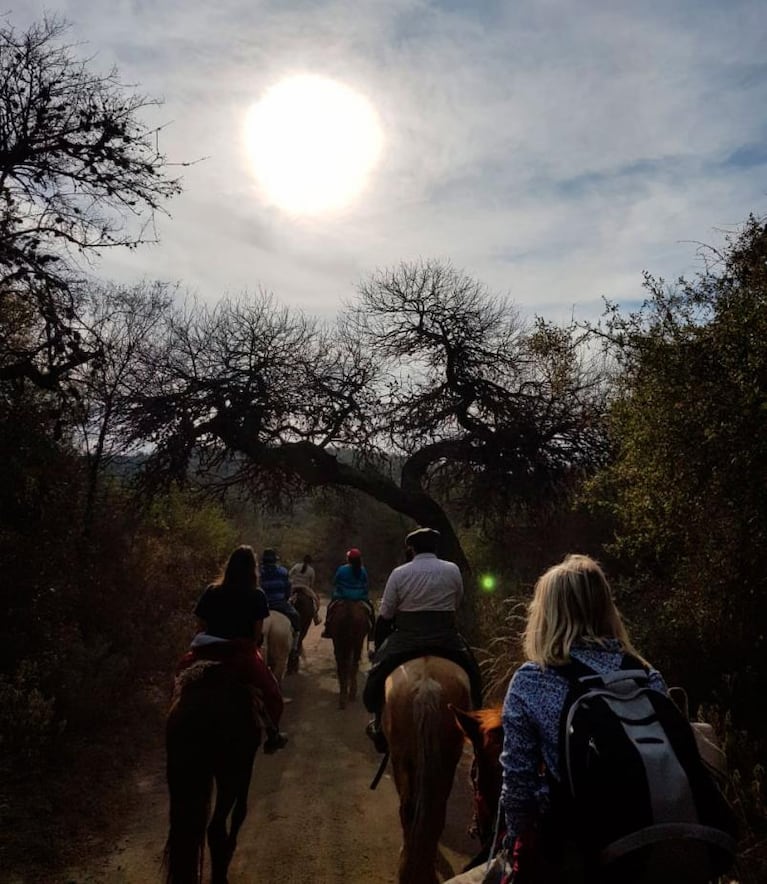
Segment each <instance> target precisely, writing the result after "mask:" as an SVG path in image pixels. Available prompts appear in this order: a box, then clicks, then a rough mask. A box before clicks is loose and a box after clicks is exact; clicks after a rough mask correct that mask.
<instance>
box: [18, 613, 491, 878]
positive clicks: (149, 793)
mask: <svg viewBox="0 0 767 884" xmlns="http://www.w3.org/2000/svg"><path fill="white" fill-rule="evenodd" d="M320 633H321V627H315V626H313V627H312V628H311V630H310V632H309V635H308V636H307V640H306V643H305V644H306V660H305V661H304V662H303V664H302V671H301V672H300V673H299V674H298V675H294V676H288V677H287V678H286V680H285V683H284V685H283V688H284V692H285V694H286V696H287V697H289V698H291V702H290V703H289V704H288V705H287V707H286V710H285V715H284V718H283V726H284V729H285V730H286V731H287V732H288V733H289V735H290V743H289V745H288V746H287V747H286V748H285V749H284V750H283V751H281V752H278V753H277V754H276V755H273V756H271V757H269V756H264V755H263V754H262V753H261V752H259V753H258V755H257V756H256V762H255V767H254V770H253V782H252V786H251V790H250V802H249V813H248V818H247V819H246V821H245V824H244V826H243V828H242V831H241V834H240V842H239V845H238V848H237V853H236V854H235V857H234V860H233V863H232V867H231V871H230V876H229V880H230V884H292V882H296V884H298V882H301V884H305V882H312V884H354V882H363V881H364V882H366V884H394V882H395V881H396V869H397V858H398V852H399V847H400V828H399V819H398V810H397V807H398V803H397V795H396V790H395V788H394V783H393V782H392V779H391V776H390V774H389V773H388V772H387V774H386V775H385V776H384V778H383V779H382V780H381V783H380V784H379V786H378V788H377V789H376V790H375V791H371V790H370V788H369V786H370V781H371V780H372V778H373V776H374V774H375V772H376V770H377V764H378V759H379V756H378V755H377V753H376V752H375V751H374V750H373V748H372V746H371V745H370V742H369V740H368V739H367V738H366V737H365V734H364V727H365V723H366V722H367V720H368V715H367V713H366V712H365V710H364V708H363V707H362V705H361V703H360V702H359V701H358V702H357V703H355V704H352V705H351V706H349V707H348V708H347V709H346V710H344V711H341V710H339V709H338V704H337V687H336V679H335V666H334V662H333V655H332V645H331V643H330V641H328V640H327V639H321V638H320ZM468 753H469V750H468V749H467V752H466V753H465V755H464V760H463V762H462V764H461V766H460V767H459V769H458V772H457V775H456V781H455V785H454V787H453V794H452V796H451V799H450V807H449V811H448V822H447V825H446V827H445V831H444V833H443V836H442V841H441V847H440V862H439V866H438V869H439V871H440V873H441V874H443V875H444V876H445V877H449V876H450V875H452V874H457V872H458V871H460V869H461V868H462V866H463V864H464V863H465V862H466V860H467V859H468V858H469V856H470V855H471V854H472V852H473V851H474V849H475V848H476V842H473V841H472V840H471V839H470V838H469V837H468V835H467V834H466V828H467V825H468V823H469V819H470V816H471V798H470V792H469V786H468V764H469V761H470V758H469V754H468ZM163 762H164V759H163V758H162V757H157V758H156V759H153V760H152V762H151V764H150V765H149V767H148V768H146V769H145V770H143V771H142V772H141V774H140V776H138V777H137V780H136V789H137V791H139V792H140V793H141V794H142V795H143V798H142V801H141V806H140V808H139V809H138V810H137V811H136V812H135V813H132V814H131V816H130V818H129V819H127V820H126V821H125V827H124V830H123V836H122V837H121V838H120V840H119V841H118V842H117V843H116V844H115V846H114V849H112V850H111V851H110V852H108V853H106V854H105V855H104V856H103V858H102V859H101V860H100V861H98V862H96V861H90V862H89V863H88V867H87V868H79V869H78V868H72V869H69V870H68V871H67V872H65V873H63V874H62V877H61V879H60V881H61V884H152V882H159V881H160V880H161V875H160V856H161V853H162V847H163V842H164V838H165V831H166V814H167V799H166V793H165V782H164V774H163ZM18 884H26V882H20V881H19V882H18ZM30 884H31V882H30Z"/></svg>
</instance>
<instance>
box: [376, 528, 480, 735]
mask: <svg viewBox="0 0 767 884" xmlns="http://www.w3.org/2000/svg"><path fill="white" fill-rule="evenodd" d="M439 536H440V535H439V531H435V530H434V529H433V528H418V529H417V530H416V531H411V532H410V534H408V535H407V537H406V538H405V543H406V547H407V556H408V559H409V560H408V561H407V562H406V563H405V564H404V565H400V566H399V567H398V568H395V569H394V570H393V571H392V573H391V574H390V575H389V579H388V580H387V581H386V587H385V588H384V592H383V596H382V597H381V603H380V606H379V611H378V619H377V621H376V626H375V645H376V652H375V656H374V658H373V666H372V668H371V669H370V671H369V672H368V677H367V682H366V684H365V691H364V695H363V699H364V702H365V706H366V708H367V710H368V711H369V712H373V713H375V718H374V719H373V720H372V721H371V722H370V723H369V724H368V727H367V734H368V736H369V737H370V738H371V739H372V740H373V742H374V744H375V746H376V748H377V749H378V750H379V752H385V751H386V740H385V738H384V736H383V734H382V732H381V710H382V707H383V703H384V684H385V682H386V678H387V676H388V675H390V674H391V673H392V672H393V671H394V669H396V667H397V666H399V665H400V664H401V663H404V662H405V661H406V660H410V659H412V658H413V657H422V656H424V655H425V654H436V655H438V656H441V657H446V658H448V659H450V660H453V661H454V662H456V663H458V664H459V665H461V666H463V668H464V669H465V670H466V672H467V674H468V676H469V680H470V682H471V694H472V703H473V704H474V706H475V708H479V707H480V706H481V705H482V676H481V674H480V671H479V666H478V665H477V661H476V660H475V659H474V655H473V654H472V652H471V649H470V648H469V646H468V644H467V643H466V641H465V639H464V638H463V636H462V635H461V634H460V633H459V632H458V628H457V626H456V622H455V612H456V610H457V608H458V606H459V604H460V602H461V599H462V598H463V578H462V577H461V572H460V570H459V568H458V566H457V565H455V564H453V562H447V561H444V560H443V559H439V558H437V546H438V543H439Z"/></svg>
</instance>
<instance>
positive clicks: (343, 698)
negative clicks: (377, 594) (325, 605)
mask: <svg viewBox="0 0 767 884" xmlns="http://www.w3.org/2000/svg"><path fill="white" fill-rule="evenodd" d="M368 617H369V615H368V608H367V605H365V603H364V602H353V601H349V600H348V599H342V600H341V601H339V602H337V603H336V609H335V610H334V612H333V653H334V654H335V658H336V671H337V672H338V687H339V697H338V708H339V709H345V708H346V702H347V700H352V701H353V700H356V699H357V673H358V672H359V666H360V657H361V656H362V647H363V645H364V643H365V638H366V637H367V634H368V629H369V619H368Z"/></svg>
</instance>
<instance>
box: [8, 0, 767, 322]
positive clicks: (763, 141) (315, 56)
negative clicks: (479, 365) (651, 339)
mask: <svg viewBox="0 0 767 884" xmlns="http://www.w3.org/2000/svg"><path fill="white" fill-rule="evenodd" d="M13 4H15V5H13ZM8 10H9V13H8V20H9V21H10V22H11V23H12V24H14V25H15V26H17V27H19V28H21V27H24V26H26V25H27V24H28V23H29V22H30V21H31V20H33V19H35V18H39V17H41V16H42V14H43V13H44V12H47V13H49V14H55V15H57V16H60V17H63V18H65V19H67V20H68V21H69V22H71V24H72V29H71V33H70V37H71V39H72V41H73V42H77V43H82V46H81V47H80V50H79V51H81V52H82V53H83V54H84V55H88V56H91V57H92V62H91V64H92V65H93V66H94V68H95V69H97V70H102V71H106V70H108V69H109V68H110V67H111V66H112V65H116V66H117V67H118V69H119V72H120V75H121V79H122V80H123V82H125V83H129V84H132V85H135V87H136V89H137V91H140V92H142V93H144V94H146V95H148V96H152V97H156V98H161V99H163V102H164V103H163V104H162V106H161V107H159V108H157V109H152V110H151V111H149V112H148V113H147V114H145V115H144V118H145V119H146V121H147V122H148V123H150V124H152V125H156V124H163V125H164V128H163V130H162V133H161V140H160V147H161V149H162V151H163V152H164V153H165V154H166V155H167V157H168V159H169V160H171V161H173V162H179V163H180V162H189V161H193V160H197V159H200V162H197V163H194V164H193V165H191V166H188V167H185V168H179V169H178V170H177V171H179V172H180V173H181V174H182V175H183V179H184V192H183V194H182V195H181V196H180V197H177V198H176V199H174V200H173V201H171V202H170V203H169V204H168V207H167V208H168V210H169V213H170V215H169V216H168V217H166V216H160V217H159V218H158V221H157V232H158V235H159V239H160V242H159V244H157V245H150V246H144V247H142V248H140V249H138V250H136V251H127V250H125V251H122V252H119V253H118V252H115V251H113V252H111V253H110V254H109V255H107V256H105V257H104V258H103V259H102V261H101V263H100V264H99V265H97V266H96V267H94V268H93V270H94V272H97V273H98V274H99V275H101V276H103V277H107V278H111V279H115V280H117V281H120V282H128V283H130V282H133V281H138V280H140V279H145V278H146V279H162V280H166V281H168V282H178V283H180V284H181V287H182V290H184V291H191V292H194V293H196V294H197V295H198V296H199V297H201V298H203V299H205V300H206V301H210V302H214V301H215V300H216V299H218V298H220V297H222V296H224V295H230V296H236V295H239V294H242V293H244V292H248V291H250V292H253V291H256V290H258V289H259V288H260V289H263V290H266V291H270V292H273V293H274V295H275V296H276V297H277V299H278V300H280V301H281V302H283V303H285V304H288V305H291V306H293V307H296V308H299V309H301V310H304V311H305V312H307V313H311V314H317V315H320V316H324V317H331V316H332V315H334V313H335V312H336V311H337V310H338V309H339V308H340V307H341V305H342V304H343V303H344V302H348V301H351V300H353V298H354V296H355V292H356V290H357V286H358V285H359V283H360V282H361V281H362V280H364V279H365V278H366V277H368V276H369V275H370V274H371V273H373V272H374V271H375V270H376V269H379V268H383V267H389V266H392V265H396V264H398V263H400V262H401V261H414V260H418V259H440V260H445V261H450V262H452V264H453V265H454V266H455V267H457V268H458V269H460V270H463V271H464V272H466V273H467V274H469V275H470V276H472V277H474V278H476V279H478V280H480V281H481V282H483V283H484V284H485V285H486V286H487V287H488V289H489V290H490V291H491V292H493V293H499V294H503V295H507V296H508V297H509V298H510V299H511V300H512V301H513V302H515V303H516V304H517V305H519V308H520V311H521V312H522V313H523V314H524V315H528V316H533V315H541V316H544V317H546V318H548V319H553V320H557V321H558V320H562V321H566V320H567V319H569V318H570V317H571V316H575V317H576V318H579V319H593V318H596V317H597V316H598V315H599V314H600V313H601V306H602V299H603V298H608V299H610V300H613V301H618V302H620V303H622V304H625V305H627V307H628V306H631V305H633V304H636V303H638V301H640V300H641V298H642V272H643V271H645V270H646V271H649V272H651V273H652V274H654V275H656V276H662V277H664V278H666V279H667V280H670V281H671V280H674V279H676V278H677V277H678V276H679V275H681V274H686V275H692V274H693V273H694V272H696V271H697V270H699V269H700V268H701V266H702V265H701V260H700V257H699V255H698V253H697V244H699V243H701V242H705V243H713V244H718V243H720V242H721V237H722V234H721V231H722V230H730V229H732V228H734V227H736V226H737V225H739V224H741V223H742V222H743V221H745V220H746V218H747V216H748V214H749V213H750V212H754V213H755V214H757V215H763V214H766V213H767V7H766V6H765V3H764V0H718V2H713V0H642V2H641V3H639V2H636V0H588V2H587V0H505V2H503V0H474V2H471V0H466V2H464V0H442V2H435V0H432V2H428V0H386V2H383V0H375V2H373V0H328V2H324V0H273V2H264V0H208V2H205V3H201V2H197V0H59V2H57V0H48V2H47V3H38V2H37V0H24V2H23V4H21V3H19V0H11V5H10V6H9V7H8ZM295 74H315V75H320V76H324V77H329V78H332V79H334V80H336V81H338V82H340V83H343V84H345V85H347V86H349V87H351V88H352V89H354V90H356V91H357V92H359V93H360V94H361V95H362V96H364V97H365V98H366V99H367V101H369V102H370V104H371V105H372V106H373V108H374V109H375V112H376V113H377V115H378V119H379V121H380V126H381V130H382V134H383V142H382V145H383V146H382V150H381V154H380V159H379V162H378V164H377V166H376V167H375V168H374V170H373V172H372V173H371V175H370V176H369V178H368V180H367V183H366V186H365V187H364V189H363V190H362V191H361V192H360V193H359V194H358V195H357V197H356V199H355V200H354V201H353V202H351V203H350V204H348V205H347V206H346V207H345V208H344V209H342V210H340V211H335V212H332V213H326V214H319V215H314V216H303V215H300V214H297V213H296V212H295V211H285V210H283V209H281V208H280V207H279V206H277V205H274V204H273V203H272V202H270V201H269V200H268V199H266V198H265V197H264V194H263V192H262V191H261V190H260V188H259V187H258V185H257V181H256V179H255V177H254V175H253V170H252V164H251V162H250V160H249V156H248V153H247V150H246V147H245V144H246V142H245V138H244V131H245V120H246V119H247V115H248V111H249V109H250V108H251V107H252V105H253V104H254V103H255V102H257V101H258V100H259V99H260V98H261V97H262V96H263V95H264V93H265V91H266V90H267V89H268V88H269V87H270V86H272V85H274V84H275V83H277V82H279V81H280V80H282V79H284V78H285V77H288V76H291V75H295Z"/></svg>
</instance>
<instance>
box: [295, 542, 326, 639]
mask: <svg viewBox="0 0 767 884" xmlns="http://www.w3.org/2000/svg"><path fill="white" fill-rule="evenodd" d="M288 577H289V579H290V586H291V589H292V590H293V592H297V593H298V592H300V593H303V594H304V595H305V596H307V597H308V598H310V599H311V602H312V605H313V606H314V618H313V619H314V624H315V626H319V625H320V623H322V620H321V619H320V599H319V596H318V595H317V593H316V592H315V589H314V578H315V573H314V568H312V557H311V556H310V555H309V554H308V553H307V554H306V555H305V556H304V558H303V561H302V562H296V563H295V565H293V567H292V568H291V569H290V571H288Z"/></svg>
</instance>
